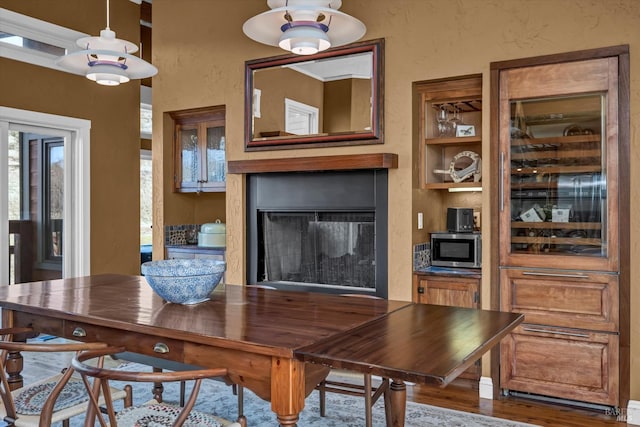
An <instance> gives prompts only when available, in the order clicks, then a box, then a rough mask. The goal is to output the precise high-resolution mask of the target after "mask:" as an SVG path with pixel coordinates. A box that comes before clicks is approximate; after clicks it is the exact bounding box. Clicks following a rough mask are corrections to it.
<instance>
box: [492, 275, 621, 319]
mask: <svg viewBox="0 0 640 427" xmlns="http://www.w3.org/2000/svg"><path fill="white" fill-rule="evenodd" d="M500 276H501V277H500V283H501V293H502V295H501V298H500V300H501V309H502V310H504V311H512V312H517V313H523V314H524V315H525V322H527V323H535V324H543V325H554V326H565V327H570V328H579V329H595V330H599V331H610V332H617V331H618V317H619V316H618V276H617V275H615V274H604V273H585V272H578V271H576V272H566V271H558V270H515V269H504V270H502V271H501V272H500Z"/></svg>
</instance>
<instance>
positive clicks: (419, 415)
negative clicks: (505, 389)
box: [71, 363, 532, 427]
mask: <svg viewBox="0 0 640 427" xmlns="http://www.w3.org/2000/svg"><path fill="white" fill-rule="evenodd" d="M139 367H140V365H137V364H135V363H126V364H124V365H123V366H122V367H121V369H126V370H137V369H138V368H139ZM116 384H117V383H114V385H116ZM151 387H152V385H150V384H135V385H134V391H133V393H134V394H133V396H134V403H138V402H145V401H148V400H149V399H150V397H151ZM189 391H190V389H189V388H188V389H187V392H189ZM178 396H179V385H178V384H177V383H169V384H165V391H164V398H165V401H166V402H172V403H177V402H178ZM187 396H188V394H187ZM318 403H319V398H318V394H317V391H314V392H313V393H312V394H311V395H310V396H309V397H308V398H307V400H306V401H305V408H304V411H303V412H302V413H301V414H300V421H299V422H298V426H300V427H338V426H339V427H362V426H364V400H363V399H362V398H360V397H352V396H344V395H337V394H334V393H327V416H326V417H321V416H320V410H319V404H318ZM244 408H245V409H244V413H245V416H246V417H247V421H248V425H249V426H250V427H264V426H277V422H276V417H275V415H274V414H273V412H271V407H270V404H269V403H268V402H265V401H264V400H262V399H260V398H259V397H257V396H256V395H255V394H253V393H252V392H251V391H250V390H245V396H244ZM196 409H198V410H201V411H204V412H209V413H214V414H216V415H217V416H220V417H223V418H226V419H229V420H235V419H236V418H237V415H238V412H237V411H238V405H237V397H236V396H235V395H233V393H232V391H231V387H230V386H227V385H226V384H224V383H223V382H221V381H215V380H206V381H205V382H204V383H203V387H202V389H201V390H200V397H199V403H198V404H197V405H196ZM80 418H81V417H75V419H72V420H71V426H72V427H81V426H82V425H83V420H82V419H80ZM373 425H374V427H384V426H385V416H384V404H383V403H382V402H381V401H378V402H377V403H376V405H375V407H374V409H373ZM405 426H406V427H429V426H440V427H455V426H460V427H463V426H464V427H531V426H532V425H531V424H525V423H520V422H515V421H509V420H503V419H499V418H492V417H487V416H484V415H477V414H470V413H467V412H461V411H454V410H450V409H444V408H438V407H435V406H430V405H424V404H418V403H413V402H407V412H406V423H405Z"/></svg>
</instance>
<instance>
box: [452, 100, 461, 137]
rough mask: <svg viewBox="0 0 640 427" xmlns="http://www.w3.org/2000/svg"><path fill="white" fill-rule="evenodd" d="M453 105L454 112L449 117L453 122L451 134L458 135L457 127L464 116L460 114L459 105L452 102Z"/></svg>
mask: <svg viewBox="0 0 640 427" xmlns="http://www.w3.org/2000/svg"><path fill="white" fill-rule="evenodd" d="M452 107H453V112H452V114H451V117H450V118H449V123H450V124H451V136H456V129H457V128H458V125H460V124H462V117H461V115H460V109H459V108H458V105H456V104H452Z"/></svg>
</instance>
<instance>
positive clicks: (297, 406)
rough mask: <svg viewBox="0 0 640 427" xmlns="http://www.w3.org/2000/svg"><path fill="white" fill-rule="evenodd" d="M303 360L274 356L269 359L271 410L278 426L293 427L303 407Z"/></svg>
mask: <svg viewBox="0 0 640 427" xmlns="http://www.w3.org/2000/svg"><path fill="white" fill-rule="evenodd" d="M304 394H305V377H304V362H300V361H298V360H294V359H283V358H278V357H274V358H273V359H272V360H271V410H272V411H273V412H275V413H276V414H277V415H278V423H279V424H280V426H282V427H285V426H291V427H295V426H296V425H297V422H298V417H299V414H300V412H302V409H303V408H304Z"/></svg>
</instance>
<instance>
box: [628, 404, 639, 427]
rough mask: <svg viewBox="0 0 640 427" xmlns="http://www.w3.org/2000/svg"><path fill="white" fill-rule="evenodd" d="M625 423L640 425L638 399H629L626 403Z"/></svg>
mask: <svg viewBox="0 0 640 427" xmlns="http://www.w3.org/2000/svg"><path fill="white" fill-rule="evenodd" d="M627 424H628V425H633V426H640V400H629V403H628V404H627Z"/></svg>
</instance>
